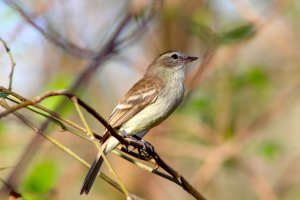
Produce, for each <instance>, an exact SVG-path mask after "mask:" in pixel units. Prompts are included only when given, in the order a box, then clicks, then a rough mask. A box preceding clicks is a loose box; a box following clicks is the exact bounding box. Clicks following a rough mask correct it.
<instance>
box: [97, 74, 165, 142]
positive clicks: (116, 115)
mask: <svg viewBox="0 0 300 200" xmlns="http://www.w3.org/2000/svg"><path fill="white" fill-rule="evenodd" d="M162 87H163V82H162V80H161V79H159V78H157V77H144V78H143V79H141V80H140V81H138V82H137V83H136V84H135V85H133V86H132V88H131V89H130V90H129V91H128V92H127V94H126V95H125V96H124V97H123V99H122V100H121V101H120V103H119V104H118V105H117V106H116V108H115V109H114V110H113V112H112V114H111V116H110V118H109V120H108V122H109V124H110V125H111V126H112V127H113V128H118V127H120V126H122V125H123V124H124V123H125V122H127V121H128V120H129V119H130V118H132V117H133V116H134V115H136V114H137V113H139V112H140V111H141V110H143V109H144V108H145V107H147V106H148V105H150V104H151V103H153V102H155V100H156V99H157V97H158V94H159V91H160V90H161V89H162ZM109 135H110V134H109V132H107V130H106V131H105V133H104V135H103V138H102V141H101V143H102V144H103V143H104V142H105V141H106V140H107V139H108V137H109Z"/></svg>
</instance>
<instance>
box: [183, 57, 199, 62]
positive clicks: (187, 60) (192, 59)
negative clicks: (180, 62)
mask: <svg viewBox="0 0 300 200" xmlns="http://www.w3.org/2000/svg"><path fill="white" fill-rule="evenodd" d="M197 59H198V57H193V56H187V57H186V58H185V59H184V61H185V63H189V62H192V61H194V60H197Z"/></svg>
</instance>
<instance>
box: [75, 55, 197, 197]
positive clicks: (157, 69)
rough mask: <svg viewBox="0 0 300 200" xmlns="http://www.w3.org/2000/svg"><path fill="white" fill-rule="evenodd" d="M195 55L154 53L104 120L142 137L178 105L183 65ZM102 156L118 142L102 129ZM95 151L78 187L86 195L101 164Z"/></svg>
mask: <svg viewBox="0 0 300 200" xmlns="http://www.w3.org/2000/svg"><path fill="white" fill-rule="evenodd" d="M197 59H198V57H194V56H188V55H186V54H185V53H182V52H180V51H167V52H165V53H162V54H160V55H159V56H157V57H156V58H155V59H154V61H153V62H152V63H151V64H150V65H149V66H148V67H147V69H146V72H145V74H144V76H143V77H142V78H141V79H140V80H139V81H138V82H136V83H135V84H134V85H133V86H132V87H131V88H130V89H129V91H128V92H127V93H126V94H125V96H124V97H123V98H122V99H121V100H120V101H119V103H118V104H117V106H116V107H115V109H114V110H113V111H112V113H111V115H110V118H109V120H108V123H109V124H110V125H111V126H112V127H113V128H114V129H115V130H117V132H118V133H119V134H122V135H127V136H134V135H135V136H138V137H139V138H143V137H144V136H145V134H147V132H148V131H149V130H150V129H151V128H153V127H155V126H157V125H158V124H160V123H161V122H162V121H164V120H165V119H166V118H167V117H169V116H170V114H171V113H172V112H173V111H174V110H175V109H176V108H177V107H178V105H179V104H180V102H181V101H182V99H183V96H184V90H185V88H184V79H185V72H186V66H187V65H188V64H189V63H190V62H192V61H194V60H197ZM100 144H101V148H102V149H103V153H104V154H105V155H106V154H108V153H109V152H110V151H112V150H113V149H115V148H116V147H117V146H118V145H119V144H120V143H119V141H118V140H117V139H116V138H115V137H113V136H111V135H110V133H109V131H108V130H107V129H106V130H105V131H104V135H103V137H102V140H101V141H100ZM101 155H102V152H101V151H99V153H98V154H97V157H96V159H95V160H94V162H93V163H92V165H91V167H90V169H89V171H88V173H87V175H86V177H85V179H84V181H83V184H82V187H81V190H80V194H88V193H89V192H90V190H91V188H92V185H93V183H94V181H95V178H96V177H97V175H98V173H99V171H100V167H101V165H102V163H103V158H102V156H101Z"/></svg>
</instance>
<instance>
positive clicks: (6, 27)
mask: <svg viewBox="0 0 300 200" xmlns="http://www.w3.org/2000/svg"><path fill="white" fill-rule="evenodd" d="M152 6H154V7H155V11H154V16H153V17H149V15H151V9H152ZM149 10H150V11H149ZM299 11H300V2H299V1H297V0H294V1H293V0H210V1H205V0H192V1H185V0H166V1H163V2H162V3H161V2H159V1H150V0H148V1H142V2H141V1H137V0H136V1H126V0H124V1H119V0H111V1H105V0H91V1H84V0H76V1H59V0H51V1H50V0H39V1H37V0H23V1H10V0H1V1H0V37H1V38H2V39H3V40H4V41H6V42H7V44H8V46H9V48H10V50H11V53H12V55H13V58H14V61H15V62H16V68H15V73H14V77H13V82H12V86H13V87H12V89H13V91H14V92H16V93H18V94H20V95H23V96H25V97H27V98H33V97H35V96H38V95H41V94H43V93H45V92H47V91H52V90H59V89H70V88H71V87H72V85H74V82H75V81H76V80H77V79H78V77H80V76H82V74H83V73H84V72H85V70H86V69H87V68H88V67H90V66H91V63H97V62H96V61H95V55H97V52H101V50H102V49H104V48H105V45H106V44H107V41H109V40H110V39H111V37H112V36H113V34H114V33H115V32H116V29H117V27H118V25H119V24H120V23H122V19H123V18H124V16H126V13H128V12H131V13H133V15H134V17H133V18H131V19H130V20H129V21H128V22H127V23H126V25H125V28H124V29H123V30H122V32H121V34H120V36H119V37H120V38H121V39H120V38H119V40H122V39H123V41H125V42H124V44H123V45H120V46H117V48H116V49H114V50H115V51H111V52H109V53H107V55H108V56H107V57H106V58H105V59H102V61H101V62H98V63H97V65H96V67H95V69H96V68H97V69H96V70H95V71H93V73H91V74H89V75H88V76H87V77H88V78H85V79H84V80H83V81H82V82H81V83H80V86H78V87H76V90H74V92H75V93H76V94H77V95H78V96H80V97H81V98H82V99H84V100H85V101H86V102H87V103H88V104H89V105H90V106H92V107H93V108H95V109H96V110H97V111H98V112H99V113H100V114H101V115H103V116H104V117H106V118H107V117H109V114H110V112H111V111H112V109H113V108H114V106H115V105H116V104H117V102H118V99H119V98H120V97H122V96H123V95H124V93H125V92H126V91H127V90H128V89H129V87H130V86H131V85H132V84H133V83H134V82H135V81H137V80H138V79H139V78H140V77H141V76H142V74H143V72H144V71H145V69H146V67H147V65H148V64H149V63H150V62H151V61H152V60H153V59H154V58H155V57H156V56H157V55H158V54H160V53H162V52H164V51H167V50H171V49H178V50H181V51H184V52H186V53H188V54H190V55H193V56H198V57H200V59H199V60H198V61H196V62H194V63H193V64H192V65H191V66H190V68H189V71H188V76H187V80H186V89H187V95H186V98H185V100H184V102H183V103H182V105H181V107H180V108H179V109H178V110H177V111H176V112H175V113H174V114H173V115H172V116H171V117H170V118H169V119H167V120H166V121H165V122H164V123H163V124H161V125H160V126H158V127H157V128H155V129H153V130H152V131H151V133H150V134H148V135H147V136H146V138H145V139H146V140H147V141H149V142H151V143H152V144H153V145H154V147H155V149H156V151H157V153H159V154H160V155H161V157H162V158H163V159H164V160H165V161H167V162H168V163H169V164H170V165H171V166H172V167H174V168H175V169H176V170H178V171H179V172H180V173H182V174H183V175H184V176H185V177H186V178H187V180H189V181H190V183H191V184H192V185H193V186H195V188H197V189H198V190H199V191H200V192H201V193H202V194H204V195H205V196H206V197H207V198H208V199H222V200H239V199H244V200H252V199H261V200H277V199H282V200H297V199H300V147H299V141H300V136H299V133H300V115H299V113H300V103H299V100H300V98H299V91H300V90H299V88H300V87H299V86H300V40H299V38H300V24H299V17H300V12H299ZM149 13H150V14H149ZM143 19H146V22H145V23H144V22H143ZM124 38H125V39H124ZM126 38H127V39H128V40H127V39H126ZM66 44H67V45H66ZM70 44H72V45H73V46H72V45H70ZM66 46H67V48H66ZM76 49H81V50H82V51H76ZM10 70H11V60H10V59H9V56H8V54H7V53H6V51H5V48H4V46H3V45H2V44H1V45H0V85H1V86H5V87H7V85H8V83H9V78H8V76H9V73H10ZM60 101H61V98H54V97H53V98H50V99H48V100H46V101H45V102H43V103H42V104H43V105H45V106H47V107H48V108H50V109H55V108H56V106H57V105H58V104H59V102H60ZM0 110H1V111H3V110H4V109H2V108H0ZM21 113H22V114H24V115H25V116H26V117H28V118H29V119H30V120H31V121H33V122H34V123H35V124H36V125H37V126H38V125H39V124H41V123H42V122H43V121H44V118H42V117H40V116H38V115H37V114H35V113H32V112H30V111H25V110H24V111H21ZM58 113H60V114H61V115H63V116H64V117H65V118H67V119H71V120H73V121H75V122H76V123H78V124H80V125H82V123H81V121H80V119H79V117H78V113H77V112H76V110H75V108H74V106H73V105H72V104H70V103H68V102H65V103H64V106H63V108H62V109H61V110H60V111H58ZM85 114H86V113H85ZM85 116H86V118H87V119H88V122H89V125H90V126H91V128H92V129H93V131H96V132H97V133H101V132H102V131H103V127H102V126H101V125H100V124H99V123H97V122H96V121H95V120H94V119H92V117H91V116H89V115H88V114H86V115H85ZM46 132H47V133H48V134H51V136H52V137H54V138H55V139H57V140H58V141H60V142H61V143H63V144H64V145H65V146H66V147H68V148H70V149H72V150H73V151H75V152H76V153H77V154H78V155H80V156H81V157H82V158H84V159H85V160H87V161H89V162H92V160H93V159H94V156H95V155H96V148H95V147H94V146H93V145H92V144H91V143H88V142H86V141H84V140H82V139H80V138H78V137H76V136H75V135H73V134H71V133H69V132H62V131H60V129H59V127H57V126H55V125H50V126H49V128H48V129H47V130H46ZM0 138H1V139H0V147H1V148H0V178H1V183H0V187H3V182H5V181H6V180H7V178H8V177H11V176H12V174H13V175H16V174H14V173H16V172H15V170H16V167H17V166H18V167H19V168H18V169H19V170H18V173H17V175H16V177H15V184H16V185H15V186H16V188H15V189H16V191H18V192H19V193H21V194H22V196H23V197H24V199H86V200H87V199H124V198H125V197H124V196H123V195H122V194H121V193H120V192H118V191H116V190H115V189H114V188H113V187H111V186H110V185H108V184H107V183H106V182H104V181H103V180H101V179H98V180H96V183H95V184H94V186H93V188H92V191H91V193H90V194H89V195H88V196H80V195H79V190H80V186H81V183H82V181H83V179H84V177H85V175H86V172H87V169H86V168H85V167H84V166H83V165H82V164H80V163H79V162H78V161H76V160H74V159H73V158H71V157H70V156H69V155H67V154H65V153H64V152H62V151H61V150H60V149H59V148H57V147H56V146H54V145H53V144H51V143H49V142H48V141H46V140H45V139H43V138H39V139H38V140H36V139H34V138H36V133H34V132H33V131H32V130H31V129H29V128H28V127H27V126H25V125H24V124H23V123H21V122H20V121H19V120H18V119H17V118H15V117H14V116H13V115H9V116H7V117H5V118H1V120H0ZM33 141H34V142H33ZM33 144H34V146H35V147H36V149H35V150H34V151H33V152H27V150H28V146H29V145H33ZM24 153H27V156H28V159H27V160H26V162H25V161H24V163H23V161H22V162H20V159H21V158H22V157H24ZM109 160H110V161H111V163H112V165H113V166H114V168H115V170H116V172H117V173H118V175H119V176H120V178H121V180H122V181H123V183H124V184H125V186H126V188H127V189H128V190H129V191H130V192H132V193H134V194H136V195H138V196H140V197H142V198H144V199H151V200H152V199H180V200H181V199H193V197H191V196H190V195H189V194H188V193H186V192H185V191H184V190H183V189H182V188H180V187H179V186H177V185H176V184H174V183H172V182H170V181H167V180H165V179H162V178H160V177H158V176H156V175H154V174H151V173H148V172H146V171H143V170H142V169H140V168H138V167H136V166H134V165H132V164H131V163H129V162H126V161H125V160H123V159H121V158H119V157H117V156H115V155H110V156H109ZM103 171H104V172H105V173H107V174H108V175H110V173H109V172H108V170H107V167H103Z"/></svg>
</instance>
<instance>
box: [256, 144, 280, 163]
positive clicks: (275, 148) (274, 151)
mask: <svg viewBox="0 0 300 200" xmlns="http://www.w3.org/2000/svg"><path fill="white" fill-rule="evenodd" d="M281 150H282V147H281V145H280V144H279V143H278V142H277V141H265V142H264V143H263V144H261V146H260V147H259V153H260V154H261V155H262V156H263V157H264V158H265V159H267V160H274V159H275V158H277V156H278V155H279V153H280V152H281Z"/></svg>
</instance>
